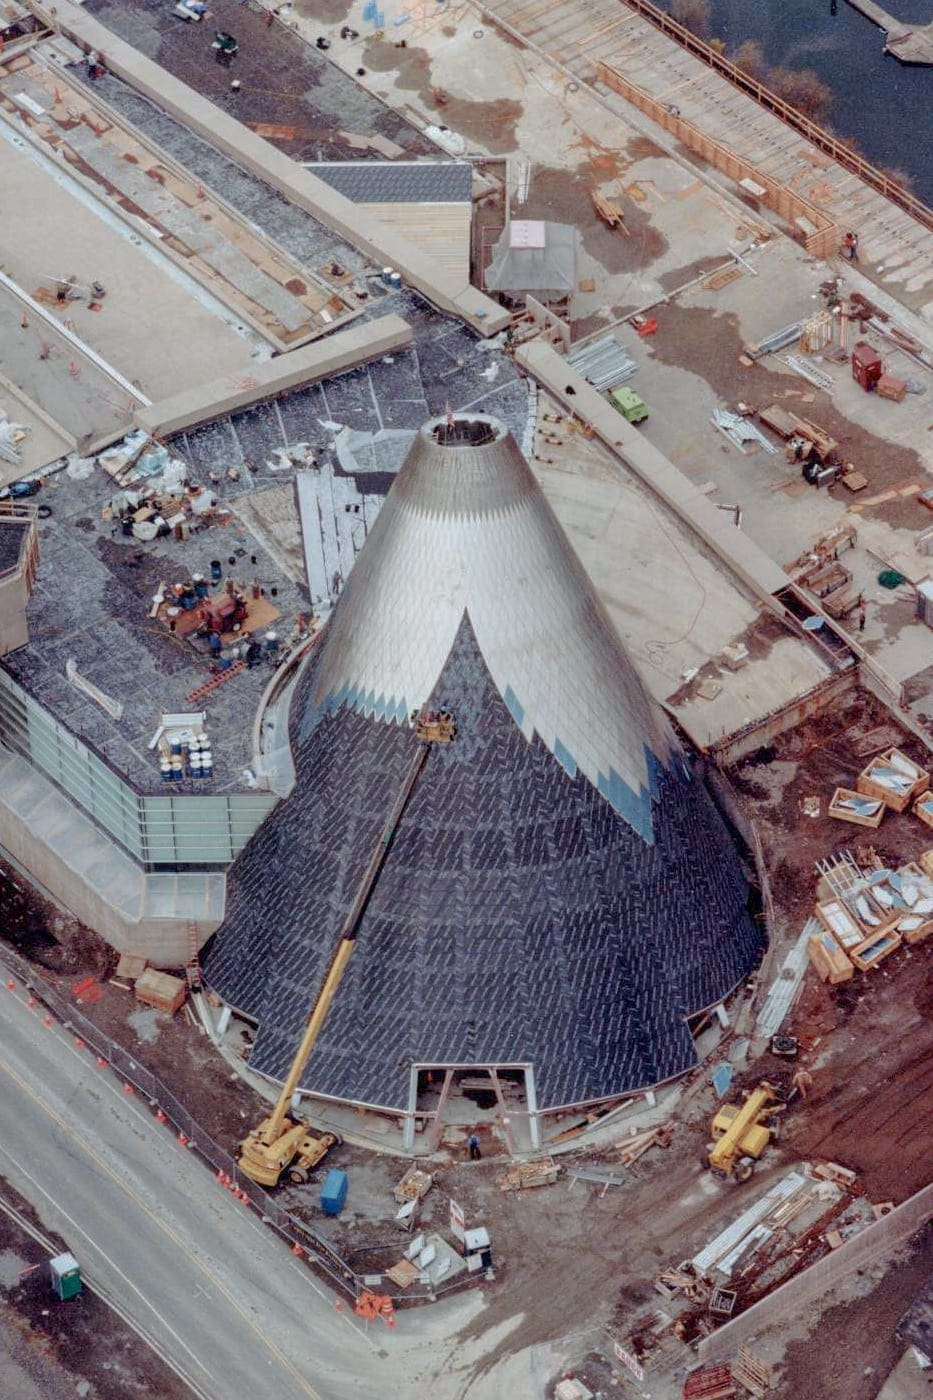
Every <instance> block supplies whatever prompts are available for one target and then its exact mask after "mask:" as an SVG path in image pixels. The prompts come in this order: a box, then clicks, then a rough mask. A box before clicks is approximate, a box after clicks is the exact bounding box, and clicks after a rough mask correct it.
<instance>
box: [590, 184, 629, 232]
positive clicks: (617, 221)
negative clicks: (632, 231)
mask: <svg viewBox="0 0 933 1400" xmlns="http://www.w3.org/2000/svg"><path fill="white" fill-rule="evenodd" d="M590 199H591V200H592V202H593V208H594V209H595V210H596V212H597V214H598V215H599V217H600V218H601V219H602V220H603V222H604V223H605V224H607V225H608V227H609V228H621V229H624V228H625V219H624V217H623V214H622V210H621V209H620V208H619V206H618V204H616V203H615V201H614V200H611V199H607V198H606V197H605V195H602V194H600V193H599V191H598V190H590Z"/></svg>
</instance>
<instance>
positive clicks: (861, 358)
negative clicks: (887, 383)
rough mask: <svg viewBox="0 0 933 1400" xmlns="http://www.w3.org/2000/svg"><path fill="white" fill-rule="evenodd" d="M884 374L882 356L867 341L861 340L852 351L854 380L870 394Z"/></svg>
mask: <svg viewBox="0 0 933 1400" xmlns="http://www.w3.org/2000/svg"><path fill="white" fill-rule="evenodd" d="M883 372H884V370H883V366H882V364H881V356H880V355H879V354H878V351H877V350H875V349H873V348H872V346H871V345H869V344H868V342H867V341H865V340H860V341H858V343H857V344H856V346H855V349H854V350H853V351H852V378H853V379H855V380H856V381H857V382H858V383H859V384H861V386H862V388H863V389H864V390H865V392H866V394H870V393H871V391H872V389H874V387H875V385H876V384H877V383H878V380H879V379H880V378H881V375H882V373H883Z"/></svg>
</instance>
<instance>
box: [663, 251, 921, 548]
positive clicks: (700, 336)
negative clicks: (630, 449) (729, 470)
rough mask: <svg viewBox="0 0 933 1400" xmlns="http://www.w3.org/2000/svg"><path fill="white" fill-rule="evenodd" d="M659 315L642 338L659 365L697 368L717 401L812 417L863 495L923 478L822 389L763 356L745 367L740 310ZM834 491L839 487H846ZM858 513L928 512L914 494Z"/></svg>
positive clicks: (909, 515) (899, 522) (902, 450)
mask: <svg viewBox="0 0 933 1400" xmlns="http://www.w3.org/2000/svg"><path fill="white" fill-rule="evenodd" d="M662 280H663V279H662ZM657 320H658V329H657V331H656V332H655V334H654V335H653V336H652V337H651V340H650V342H647V343H648V346H649V349H650V352H651V354H652V355H654V356H655V357H656V358H657V359H659V360H660V361H661V362H662V363H663V364H667V365H677V366H678V367H679V368H681V369H687V370H690V371H691V372H692V373H694V374H697V375H699V377H700V378H701V379H703V380H705V381H706V383H707V384H709V386H710V388H712V389H713V390H714V391H715V393H716V395H717V397H718V398H720V399H721V400H722V401H723V403H726V404H735V403H737V402H738V401H739V400H740V399H741V400H742V401H743V402H744V403H750V404H752V405H754V407H756V408H765V407H766V406H767V405H768V404H770V403H773V402H777V403H779V404H781V405H782V406H783V407H784V408H786V409H789V410H790V411H791V412H793V413H797V414H799V415H800V416H801V417H804V418H812V419H813V420H814V422H816V423H818V424H819V425H820V427H822V428H825V429H826V431H827V432H828V433H830V434H831V436H832V437H834V438H835V439H836V440H837V442H838V443H839V452H840V454H841V456H842V457H844V458H845V459H846V460H848V461H851V462H854V464H855V465H856V467H857V468H858V469H859V471H861V472H863V473H864V474H865V476H867V477H868V482H869V494H872V495H874V494H875V493H876V492H880V491H884V490H886V489H887V488H888V487H891V486H903V485H906V484H907V483H908V482H910V481H918V480H919V481H925V480H926V472H925V468H924V465H923V461H922V459H921V457H920V456H919V454H918V453H917V452H915V451H914V450H913V449H912V448H909V447H900V446H898V445H897V444H895V443H892V442H888V441H886V440H885V439H884V438H880V437H876V435H875V434H874V433H870V432H868V430H867V429H865V428H862V427H861V426H859V425H858V424H857V423H853V422H851V420H850V419H848V418H844V417H843V415H842V414H841V413H838V412H837V411H836V409H835V408H834V407H833V406H832V404H831V403H830V401H829V399H828V398H827V396H826V395H825V394H824V393H822V392H821V391H820V390H819V389H814V388H812V386H811V385H809V384H807V382H806V381H805V380H802V379H800V378H799V377H798V376H797V375H794V374H782V373H780V372H778V371H775V370H772V369H767V368H765V366H764V363H758V364H757V365H754V366H752V367H751V368H748V367H747V366H745V365H741V364H739V355H740V354H741V353H742V347H743V342H742V337H741V335H740V333H739V322H738V317H737V316H735V315H734V314H733V313H732V312H721V311H719V312H717V311H709V310H708V309H707V308H706V307H702V306H681V305H679V304H677V303H672V304H670V305H667V306H664V307H661V308H659V309H658V313H657ZM811 393H812V394H813V395H814V396H815V397H814V400H813V402H812V403H807V402H805V401H804V398H803V395H804V394H811ZM832 490H833V491H834V492H837V493H838V492H845V487H843V486H836V487H833V488H832ZM863 514H864V515H866V516H872V517H874V518H876V519H879V520H884V521H886V522H887V523H888V524H889V525H893V526H895V527H908V528H911V527H912V528H916V527H917V526H918V525H919V524H921V523H922V521H924V520H927V519H928V512H927V511H926V510H925V509H924V508H923V507H922V506H919V505H918V504H917V500H916V497H915V496H911V497H907V498H901V499H898V500H895V501H885V502H882V503H880V504H879V505H875V506H866V507H865V509H864V511H863Z"/></svg>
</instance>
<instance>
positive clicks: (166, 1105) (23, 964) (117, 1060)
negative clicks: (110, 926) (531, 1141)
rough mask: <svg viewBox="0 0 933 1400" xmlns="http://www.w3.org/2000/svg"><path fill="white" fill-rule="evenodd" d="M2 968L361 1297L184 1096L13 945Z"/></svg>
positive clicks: (464, 1283)
mask: <svg viewBox="0 0 933 1400" xmlns="http://www.w3.org/2000/svg"><path fill="white" fill-rule="evenodd" d="M0 967H2V968H5V969H6V970H7V974H9V973H13V974H14V976H16V977H17V978H18V979H19V981H20V982H21V983H22V985H23V987H24V988H25V989H26V991H27V992H29V994H30V996H32V997H34V998H35V1000H36V1001H37V1002H40V1003H41V1004H42V1005H43V1006H44V1007H45V1008H46V1009H47V1010H48V1011H50V1012H51V1013H52V1014H53V1015H54V1016H55V1017H57V1019H58V1020H59V1021H60V1022H61V1023H62V1025H63V1026H64V1027H65V1029H66V1030H68V1031H70V1032H71V1033H72V1034H74V1035H75V1036H77V1037H78V1038H79V1039H80V1040H81V1041H83V1043H84V1044H85V1045H86V1046H87V1048H88V1049H89V1050H91V1051H92V1052H93V1053H94V1054H95V1055H97V1056H99V1057H100V1058H101V1059H102V1060H106V1061H107V1063H108V1064H109V1066H110V1067H111V1068H112V1069H113V1070H115V1071H116V1073H117V1074H119V1075H120V1077H121V1078H122V1080H123V1082H124V1084H127V1085H130V1086H132V1088H133V1089H134V1090H136V1091H137V1092H138V1093H139V1094H141V1095H142V1096H144V1097H145V1099H146V1101H147V1102H148V1104H149V1107H150V1108H151V1109H152V1110H153V1112H154V1113H155V1114H156V1115H157V1116H160V1118H161V1120H162V1121H166V1122H168V1123H170V1124H171V1126H172V1127H173V1128H174V1129H175V1131H176V1132H177V1133H178V1135H179V1142H181V1143H182V1145H184V1146H186V1147H189V1148H191V1149H192V1150H193V1151H196V1152H197V1153H198V1154H199V1156H201V1157H202V1158H203V1159H204V1161H205V1162H207V1164H208V1165H209V1166H210V1167H212V1168H213V1169H214V1171H215V1172H217V1173H223V1176H224V1178H225V1179H226V1181H227V1182H228V1183H229V1185H230V1189H231V1190H232V1191H238V1192H239V1193H240V1198H241V1199H243V1200H244V1204H245V1203H246V1201H248V1202H249V1204H250V1205H252V1206H253V1207H255V1209H256V1210H257V1211H258V1212H259V1214H260V1216H261V1218H262V1222H263V1224H264V1225H268V1226H270V1227H271V1228H272V1229H273V1230H275V1232H276V1233H277V1234H278V1235H279V1236H280V1237H281V1238H282V1239H283V1240H284V1241H285V1242H286V1243H287V1244H289V1245H290V1246H292V1248H293V1249H294V1247H295V1246H297V1247H298V1249H300V1251H301V1254H302V1257H303V1258H304V1259H305V1260H306V1262H307V1263H308V1264H309V1266H310V1267H311V1268H312V1269H313V1270H315V1271H316V1272H318V1273H319V1274H322V1275H323V1276H324V1278H325V1279H326V1280H327V1281H328V1282H329V1283H330V1284H331V1285H332V1286H333V1287H334V1288H335V1289H336V1290H337V1291H339V1292H340V1293H343V1294H344V1295H345V1296H347V1297H348V1298H350V1299H352V1300H353V1301H354V1302H355V1301H356V1299H357V1298H358V1297H359V1295H360V1293H361V1291H362V1290H363V1287H364V1285H363V1283H362V1279H361V1276H359V1275H357V1274H356V1272H355V1271H354V1269H353V1267H352V1265H351V1264H350V1263H349V1262H348V1261H347V1260H346V1259H344V1258H343V1256H342V1255H340V1254H339V1253H338V1252H337V1250H335V1249H334V1248H333V1247H332V1246H331V1245H330V1244H328V1242H327V1241H326V1240H325V1239H322V1238H321V1236H320V1235H319V1234H317V1233H316V1232H315V1231H314V1230H312V1229H311V1227H310V1226H309V1225H306V1224H305V1222H304V1221H303V1220H300V1219H299V1218H298V1217H297V1216H296V1215H293V1214H292V1212H291V1211H288V1210H286V1209H285V1207H284V1206H280V1205H279V1204H278V1202H277V1201H276V1200H274V1199H273V1197H272V1196H270V1195H269V1193H268V1192H267V1191H265V1190H264V1189H263V1187H261V1186H260V1185H258V1183H257V1182H255V1181H252V1180H251V1179H250V1177H248V1176H246V1175H245V1173H243V1172H241V1171H240V1169H239V1167H238V1165H237V1162H236V1158H234V1157H233V1156H231V1154H230V1153H229V1152H228V1151H227V1150H226V1148H224V1147H221V1146H220V1144H219V1143H218V1142H216V1141H215V1140H214V1139H213V1138H212V1137H211V1135H210V1133H208V1132H207V1131H206V1130H205V1129H204V1128H202V1127H201V1125H200V1123H199V1122H198V1121H197V1119H196V1118H195V1117H194V1116H193V1115H192V1114H191V1113H190V1112H189V1110H188V1109H187V1108H186V1107H185V1105H184V1104H183V1103H182V1102H181V1100H180V1099H178V1098H176V1096H175V1095H174V1094H173V1093H172V1091H171V1090H170V1089H169V1088H167V1087H166V1085H165V1084H163V1082H162V1080H161V1079H159V1078H158V1076H157V1075H155V1074H153V1073H152V1071H151V1070H148V1069H147V1068H146V1066H145V1065H141V1064H140V1063H139V1061H138V1060H137V1059H134V1057H133V1056H132V1055H131V1054H130V1052H129V1051H128V1050H126V1049H125V1048H124V1047H123V1046H122V1045H119V1044H117V1042H116V1041H115V1040H111V1038H110V1036H108V1035H107V1033H106V1032H105V1031H102V1030H101V1029H100V1027H99V1026H96V1025H95V1024H94V1023H93V1021H90V1020H88V1018H87V1017H86V1016H84V1015H83V1014H82V1013H81V1012H80V1011H78V1010H77V1009H76V1008H75V1006H74V1005H73V1004H72V1003H71V1002H69V1001H68V999H67V998H66V997H64V996H62V995H61V993H60V992H57V991H56V990H55V988H54V987H51V986H49V984H48V983H47V982H45V981H44V980H43V979H42V978H40V977H38V976H37V975H36V972H35V969H34V968H33V967H32V965H31V964H30V963H29V962H28V961H27V959H26V958H24V957H22V956H21V955H20V954H19V953H16V952H15V951H14V950H13V949H12V948H9V947H7V946H3V947H0ZM369 1249H370V1251H371V1252H380V1251H386V1252H388V1251H389V1250H391V1249H394V1252H395V1254H396V1255H398V1254H399V1253H400V1252H401V1245H394V1246H390V1245H383V1244H374V1245H372V1246H369ZM476 1281H477V1275H476V1274H460V1275H457V1276H456V1277H455V1278H453V1279H451V1280H450V1281H449V1282H448V1283H446V1284H443V1285H438V1286H436V1287H434V1286H428V1285H423V1286H421V1287H420V1288H409V1289H407V1290H406V1291H405V1292H404V1293H400V1292H397V1291H396V1292H388V1291H387V1290H386V1289H385V1288H381V1289H380V1291H381V1293H382V1294H383V1295H386V1294H387V1292H388V1296H389V1297H391V1298H392V1301H393V1303H394V1304H395V1305H396V1306H398V1305H399V1304H402V1303H404V1304H409V1305H410V1304H413V1303H420V1302H429V1301H430V1302H433V1301H434V1300H435V1299H437V1298H438V1297H440V1296H441V1295H442V1294H444V1293H449V1292H453V1291H455V1290H456V1289H459V1288H465V1287H469V1286H472V1285H473V1284H474V1283H476Z"/></svg>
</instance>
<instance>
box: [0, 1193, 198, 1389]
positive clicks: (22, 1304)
mask: <svg viewBox="0 0 933 1400" xmlns="http://www.w3.org/2000/svg"><path fill="white" fill-rule="evenodd" d="M0 1199H2V1200H3V1201H4V1202H5V1203H7V1204H8V1205H10V1206H12V1207H13V1208H14V1209H15V1210H16V1211H17V1212H18V1213H19V1215H21V1216H22V1217H25V1219H26V1220H28V1221H29V1222H30V1224H32V1225H36V1226H39V1222H38V1220H37V1219H36V1217H35V1214H34V1212H33V1210H32V1208H31V1206H30V1205H29V1203H28V1202H27V1201H25V1200H24V1199H23V1198H22V1197H21V1196H20V1195H19V1193H18V1192H17V1191H16V1190H15V1189H14V1188H13V1187H12V1186H10V1184H9V1183H8V1182H6V1181H3V1180H0ZM40 1228H41V1227H40ZM42 1233H43V1234H44V1235H48V1232H47V1231H46V1230H44V1229H42ZM49 1240H50V1243H52V1244H53V1245H54V1246H55V1248H56V1252H58V1253H64V1252H65V1250H66V1248H67V1246H66V1245H65V1243H64V1241H63V1240H61V1239H60V1238H58V1237H56V1236H49ZM48 1259H49V1254H48V1252H47V1251H46V1250H45V1249H43V1247H42V1245H41V1244H39V1243H38V1242H37V1241H36V1240H34V1239H33V1238H32V1236H31V1235H30V1234H29V1233H28V1232H27V1231H26V1230H25V1229H24V1228H23V1227H22V1226H21V1225H20V1224H18V1223H17V1222H16V1221H15V1220H11V1219H10V1218H9V1216H8V1215H7V1214H6V1213H5V1212H0V1353H4V1355H3V1356H2V1357H0V1386H2V1387H4V1388H3V1389H2V1394H3V1396H4V1400H33V1397H35V1400H39V1397H42V1400H65V1397H67V1396H71V1397H74V1396H75V1395H76V1394H77V1395H79V1396H84V1397H86V1400H127V1397H128V1396H131V1395H139V1396H151V1397H153V1400H190V1395H191V1392H190V1390H189V1389H188V1387H187V1386H186V1385H183V1384H182V1382H181V1381H180V1380H179V1379H178V1377H177V1376H176V1375H175V1374H174V1372H173V1371H170V1370H169V1368H168V1367H167V1366H165V1365H164V1364H163V1362H162V1361H161V1360H160V1359H159V1357H158V1356H157V1355H156V1354H155V1352H154V1351H152V1350H151V1349H150V1348H149V1347H148V1346H147V1345H146V1343H145V1342H144V1341H142V1339H141V1338H140V1337H139V1336H137V1334H136V1333H135V1332H134V1331H133V1329H132V1328H131V1327H128V1326H127V1325H126V1323H124V1322H122V1321H121V1319H120V1318H119V1317H117V1315H116V1314H115V1313H113V1312H111V1310H110V1308H109V1307H108V1306H107V1304H106V1303H103V1302H101V1300H100V1299H99V1298H98V1297H97V1295H96V1294H94V1293H92V1292H91V1291H90V1290H89V1289H88V1288H84V1289H83V1290H82V1292H81V1293H80V1294H79V1295H78V1296H77V1297H76V1298H71V1299H69V1300H68V1301H67V1302H62V1301H60V1300H59V1299H58V1298H56V1296H55V1295H54V1294H53V1293H52V1291H51V1286H50V1281H49V1272H48Z"/></svg>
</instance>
